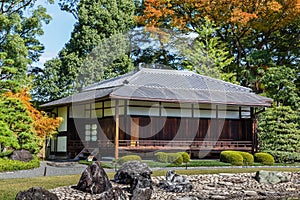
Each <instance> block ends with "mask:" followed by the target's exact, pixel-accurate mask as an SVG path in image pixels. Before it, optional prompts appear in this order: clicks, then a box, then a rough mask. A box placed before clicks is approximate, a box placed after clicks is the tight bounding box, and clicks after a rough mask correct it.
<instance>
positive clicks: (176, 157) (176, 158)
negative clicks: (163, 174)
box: [167, 153, 183, 165]
mask: <svg viewBox="0 0 300 200" xmlns="http://www.w3.org/2000/svg"><path fill="white" fill-rule="evenodd" d="M167 157H168V163H173V164H177V165H181V164H182V162H183V158H182V155H181V153H168V154H167Z"/></svg>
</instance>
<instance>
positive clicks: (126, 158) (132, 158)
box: [118, 155, 142, 165]
mask: <svg viewBox="0 0 300 200" xmlns="http://www.w3.org/2000/svg"><path fill="white" fill-rule="evenodd" d="M131 160H137V161H140V162H141V161H142V158H141V157H140V156H138V155H127V156H123V157H121V158H119V160H118V163H119V164H120V165H122V164H123V163H125V162H127V161H131Z"/></svg>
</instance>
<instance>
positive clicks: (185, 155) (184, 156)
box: [179, 152, 191, 163]
mask: <svg viewBox="0 0 300 200" xmlns="http://www.w3.org/2000/svg"><path fill="white" fill-rule="evenodd" d="M179 153H180V154H181V156H182V160H183V162H184V163H188V162H190V160H191V159H190V155H189V154H188V153H187V152H179Z"/></svg>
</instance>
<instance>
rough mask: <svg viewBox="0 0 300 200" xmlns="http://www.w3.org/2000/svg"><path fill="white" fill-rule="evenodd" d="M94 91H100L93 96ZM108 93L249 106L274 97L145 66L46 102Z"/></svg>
mask: <svg viewBox="0 0 300 200" xmlns="http://www.w3.org/2000/svg"><path fill="white" fill-rule="evenodd" d="M90 93H96V94H97V95H95V96H93V95H91V94H90ZM104 96H109V97H110V98H120V99H140V100H153V101H172V102H174V101H178V102H195V103H196V102H197V103H216V104H228V105H247V106H270V105H271V102H272V99H269V98H266V97H262V96H259V95H256V94H254V93H252V92H251V89H249V88H246V87H242V86H239V85H235V84H232V83H228V82H225V81H221V80H218V79H214V78H210V77H207V76H202V75H199V74H196V73H194V72H190V71H177V70H162V69H145V68H143V69H141V70H140V71H135V72H131V73H128V74H125V75H122V76H118V77H116V78H113V79H109V80H105V81H101V82H98V83H95V84H93V85H90V86H88V87H86V88H84V89H83V92H82V93H79V94H76V95H73V96H71V97H66V98H64V99H60V100H57V101H54V102H50V103H48V104H45V105H43V106H55V105H61V104H68V103H71V102H75V101H76V102H80V101H87V100H91V99H93V98H102V97H104ZM74 100H75V101H74Z"/></svg>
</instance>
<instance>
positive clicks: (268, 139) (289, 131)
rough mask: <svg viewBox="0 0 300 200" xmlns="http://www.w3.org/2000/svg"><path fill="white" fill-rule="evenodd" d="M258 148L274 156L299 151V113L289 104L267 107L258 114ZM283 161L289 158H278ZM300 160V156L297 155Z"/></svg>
mask: <svg viewBox="0 0 300 200" xmlns="http://www.w3.org/2000/svg"><path fill="white" fill-rule="evenodd" d="M258 131H259V132H258V133H259V134H258V136H259V149H260V151H268V152H271V153H272V154H273V155H274V156H275V157H277V156H279V155H283V154H288V153H290V154H291V155H292V153H296V155H298V156H299V153H300V124H299V115H297V111H294V110H292V109H291V107H289V106H278V107H274V108H269V109H267V111H266V112H264V113H262V114H261V115H260V116H259V129H258ZM280 159H281V160H283V161H288V160H289V159H288V158H286V159H283V158H280ZM299 160H300V156H299Z"/></svg>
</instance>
